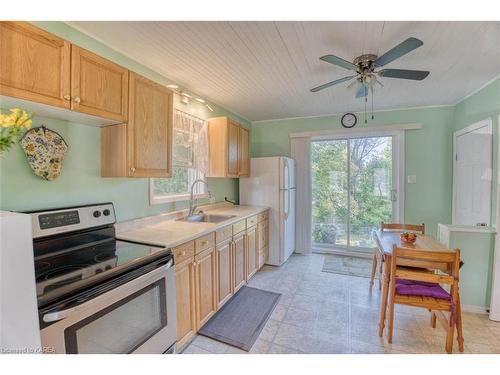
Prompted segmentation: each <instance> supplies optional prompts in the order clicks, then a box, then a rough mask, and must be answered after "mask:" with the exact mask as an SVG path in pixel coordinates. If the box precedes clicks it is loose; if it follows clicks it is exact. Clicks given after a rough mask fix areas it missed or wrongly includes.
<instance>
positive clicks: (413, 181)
mask: <svg viewBox="0 0 500 375" xmlns="http://www.w3.org/2000/svg"><path fill="white" fill-rule="evenodd" d="M408 183H409V184H416V183H417V176H416V175H414V174H410V175H408Z"/></svg>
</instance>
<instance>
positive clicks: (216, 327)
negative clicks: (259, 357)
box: [198, 286, 281, 351]
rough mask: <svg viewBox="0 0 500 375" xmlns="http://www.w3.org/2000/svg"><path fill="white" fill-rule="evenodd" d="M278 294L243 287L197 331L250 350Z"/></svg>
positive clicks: (278, 297)
mask: <svg viewBox="0 0 500 375" xmlns="http://www.w3.org/2000/svg"><path fill="white" fill-rule="evenodd" d="M280 297H281V294H279V293H274V292H269V291H267V290H261V289H256V288H250V287H247V286H244V287H243V288H241V289H240V290H239V291H238V293H236V295H235V296H234V297H233V298H231V300H229V302H227V303H226V304H225V305H224V306H223V307H222V308H221V309H220V310H219V311H218V312H217V313H216V314H215V315H214V316H213V317H212V318H211V319H210V320H209V321H208V322H207V323H206V324H205V325H204V326H203V327H202V328H201V329H200V330H199V331H198V334H200V335H203V336H207V337H210V338H212V339H214V340H217V341H221V342H223V343H226V344H229V345H232V346H235V347H237V348H240V349H243V350H246V351H249V350H250V349H251V348H252V345H253V344H254V343H255V341H256V340H257V337H258V336H259V334H260V332H261V331H262V329H263V328H264V326H265V324H266V322H267V320H268V319H269V317H270V316H271V314H272V312H273V310H274V308H275V307H276V304H277V303H278V301H279V299H280Z"/></svg>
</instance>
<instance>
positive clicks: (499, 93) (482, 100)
mask: <svg viewBox="0 0 500 375" xmlns="http://www.w3.org/2000/svg"><path fill="white" fill-rule="evenodd" d="M499 115H500V78H499V79H497V80H495V81H494V82H492V83H491V84H489V85H488V86H486V87H485V88H483V89H482V90H480V91H478V92H477V93H475V94H474V95H472V96H470V97H468V98H467V99H465V100H464V101H462V102H460V103H458V104H457V106H456V107H455V115H454V119H453V128H454V130H455V131H456V130H460V129H463V128H465V127H467V126H468V125H471V124H473V123H475V122H478V121H481V120H484V119H487V118H488V117H490V118H491V119H492V120H493V173H492V179H493V181H492V192H491V193H492V195H491V196H492V200H493V202H492V210H491V222H492V223H493V224H495V222H496V207H497V204H496V201H497V187H498V176H497V175H498V141H499V134H498V116H499Z"/></svg>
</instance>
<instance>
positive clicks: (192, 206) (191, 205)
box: [188, 179, 212, 217]
mask: <svg viewBox="0 0 500 375" xmlns="http://www.w3.org/2000/svg"><path fill="white" fill-rule="evenodd" d="M200 182H201V183H203V184H205V186H206V187H207V192H208V198H209V199H211V198H212V192H211V191H210V190H208V184H207V182H206V181H205V180H202V179H197V180H195V181H194V182H193V184H192V185H191V194H190V196H189V213H188V217H189V216H193V215H194V211H195V210H196V209H197V208H198V205H197V204H194V201H195V199H194V187H195V186H196V184H197V183H200Z"/></svg>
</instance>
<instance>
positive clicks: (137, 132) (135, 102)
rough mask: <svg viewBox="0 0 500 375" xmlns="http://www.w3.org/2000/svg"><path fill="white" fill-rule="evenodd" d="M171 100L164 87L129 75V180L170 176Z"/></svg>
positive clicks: (170, 92) (137, 76)
mask: <svg viewBox="0 0 500 375" xmlns="http://www.w3.org/2000/svg"><path fill="white" fill-rule="evenodd" d="M173 98H174V94H173V92H172V91H170V90H169V89H167V88H166V87H164V86H161V85H159V84H157V83H155V82H153V81H150V80H148V79H146V78H144V77H141V76H140V75H138V74H135V73H133V72H130V102H129V109H130V111H129V122H128V132H127V134H128V160H129V176H131V177H171V176H172V131H173Z"/></svg>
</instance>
